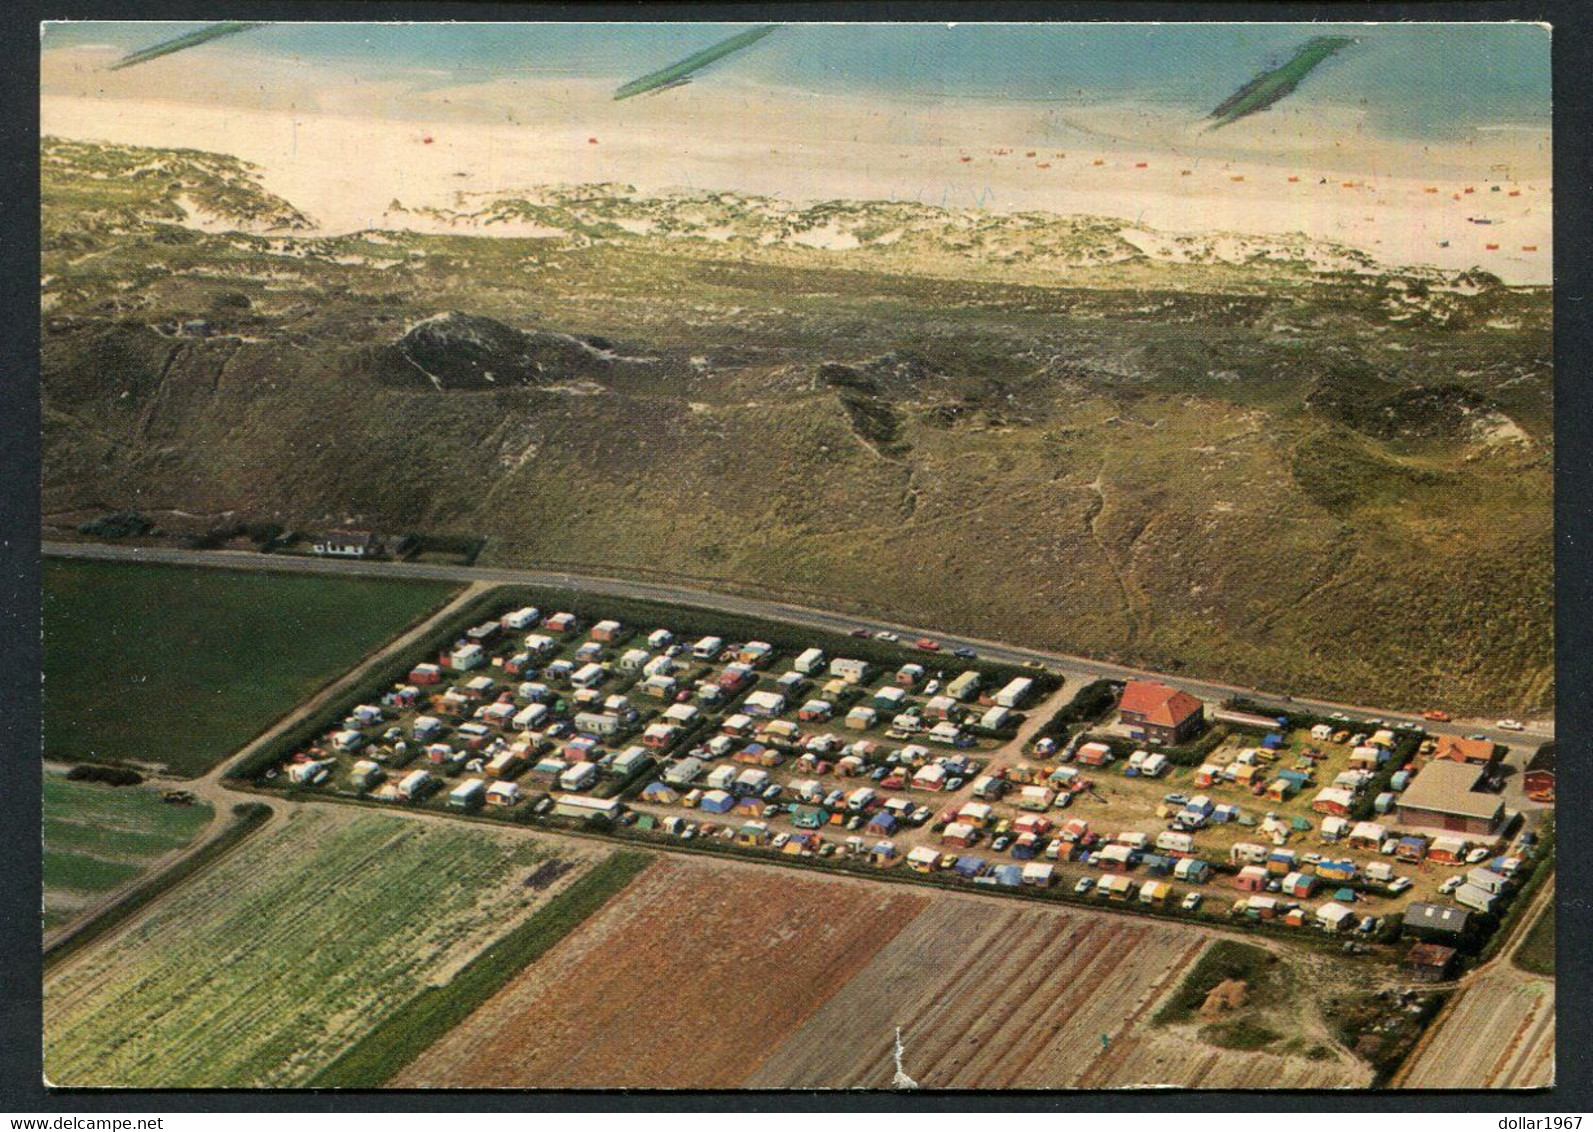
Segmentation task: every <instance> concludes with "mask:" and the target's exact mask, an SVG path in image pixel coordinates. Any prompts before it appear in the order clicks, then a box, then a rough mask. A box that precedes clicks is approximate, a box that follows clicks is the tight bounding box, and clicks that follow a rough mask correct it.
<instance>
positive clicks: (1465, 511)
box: [44, 151, 1553, 714]
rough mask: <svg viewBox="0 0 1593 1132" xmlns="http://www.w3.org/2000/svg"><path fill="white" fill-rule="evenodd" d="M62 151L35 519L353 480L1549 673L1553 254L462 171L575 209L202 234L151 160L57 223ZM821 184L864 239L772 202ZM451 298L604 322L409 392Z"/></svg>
mask: <svg viewBox="0 0 1593 1132" xmlns="http://www.w3.org/2000/svg"><path fill="white" fill-rule="evenodd" d="M51 152H53V151H51ZM58 156H59V157H60V160H53V161H51V162H50V163H48V164H47V165H46V170H45V182H44V197H45V202H46V210H45V216H46V220H45V236H46V239H45V270H46V274H47V275H48V276H49V283H48V286H47V289H46V290H47V295H48V296H49V297H48V300H47V304H46V305H47V307H48V308H49V309H48V312H47V314H46V317H45V346H44V358H45V364H44V401H45V444H44V462H45V476H44V504H45V507H44V509H45V513H46V516H47V518H48V517H51V516H54V517H59V518H57V519H56V520H55V521H76V520H77V519H78V518H79V517H81V516H83V515H86V514H94V513H98V510H103V509H105V508H109V507H113V506H114V507H122V506H129V507H130V506H134V505H136V504H137V502H138V501H139V500H143V499H150V498H158V499H162V500H171V501H174V505H179V506H181V507H183V508H184V509H186V510H188V511H191V512H195V513H215V512H221V511H227V510H234V511H237V512H239V513H240V514H244V515H252V516H253V515H258V516H272V517H275V518H276V519H277V521H283V520H286V521H291V522H297V523H305V524H308V523H313V522H315V521H317V518H318V517H320V516H324V515H340V516H357V517H358V518H359V520H360V521H361V522H363V523H366V524H368V525H371V526H374V527H378V528H383V529H394V530H413V529H420V530H427V531H434V532H438V533H458V534H476V535H483V536H486V537H487V539H488V542H487V545H486V549H485V551H484V552H483V556H482V561H483V562H503V563H512V562H521V563H549V564H565V565H569V566H578V567H586V568H590V569H594V570H601V571H604V572H610V573H612V572H620V573H636V574H649V575H651V574H667V575H670V576H673V577H678V578H686V579H694V580H698V581H702V582H707V583H711V584H713V585H714V586H718V587H722V588H744V589H748V590H756V591H760V592H765V593H773V594H777V595H780V596H791V597H796V598H798V599H806V600H809V601H811V602H813V603H815V604H820V605H825V606H830V607H836V608H843V609H855V610H858V611H868V612H873V613H878V614H882V615H889V616H892V617H895V618H898V619H903V620H907V621H911V622H919V623H925V624H933V625H937V626H942V627H944V628H946V629H948V630H957V631H964V632H969V633H976V634H982V635H987V636H992V637H1001V638H1006V639H1011V640H1013V641H1017V642H1022V643H1028V644H1033V645H1043V646H1049V647H1057V648H1063V649H1066V650H1069V651H1073V652H1079V653H1085V654H1090V655H1097V656H1100V657H1102V658H1105V659H1112V660H1119V661H1125V662H1132V663H1138V664H1143V665H1147V666H1152V667H1157V668H1162V669H1165V670H1171V671H1179V670H1184V671H1189V672H1191V673H1199V674H1201V675H1204V676H1208V677H1217V678H1224V679H1227V680H1229V681H1232V682H1236V683H1244V684H1260V685H1264V686H1267V687H1271V688H1276V689H1287V690H1290V691H1293V692H1298V693H1315V694H1317V695H1320V696H1326V697H1332V698H1342V699H1347V700H1353V701H1356V702H1365V703H1376V704H1386V705H1389V706H1404V707H1426V706H1442V707H1447V708H1449V709H1451V710H1460V711H1473V710H1476V711H1482V710H1487V711H1496V712H1497V713H1498V714H1524V713H1531V712H1535V711H1539V710H1543V709H1545V708H1546V707H1547V706H1549V705H1550V704H1552V701H1553V686H1552V663H1551V661H1552V600H1551V599H1552V570H1551V561H1552V559H1551V482H1552V480H1551V468H1552V459H1553V436H1552V412H1553V406H1552V396H1551V393H1552V368H1551V335H1550V317H1549V316H1550V307H1551V304H1550V297H1549V294H1548V292H1547V291H1544V290H1527V289H1512V288H1505V287H1501V286H1497V285H1495V283H1494V282H1493V281H1491V280H1489V279H1488V277H1486V276H1484V275H1481V274H1473V275H1469V276H1467V277H1464V278H1457V277H1447V276H1439V275H1437V274H1436V273H1433V272H1419V271H1410V272H1402V273H1401V272H1390V273H1386V274H1381V275H1375V274H1354V275H1352V274H1349V273H1348V272H1349V270H1351V269H1357V270H1362V271H1366V270H1368V268H1367V265H1365V264H1357V263H1356V262H1355V261H1354V260H1353V259H1346V260H1343V262H1342V263H1339V266H1338V267H1336V268H1334V269H1333V270H1324V269H1320V268H1313V267H1312V266H1311V262H1310V261H1311V253H1312V252H1313V249H1311V248H1304V247H1301V248H1293V247H1281V246H1275V247H1260V246H1258V247H1257V248H1256V249H1255V250H1254V254H1253V255H1252V257H1251V258H1250V259H1248V260H1244V261H1241V262H1228V261H1224V260H1222V259H1221V258H1220V257H1213V256H1203V257H1196V258H1197V259H1198V260H1199V262H1194V263H1189V264H1177V263H1171V262H1165V261H1162V260H1157V259H1155V258H1154V257H1152V256H1148V255H1146V254H1143V253H1140V252H1138V251H1137V250H1136V249H1135V248H1134V247H1133V245H1132V244H1130V243H1128V242H1126V241H1125V240H1124V239H1123V237H1122V235H1121V233H1120V232H1119V229H1120V228H1121V225H1115V224H1114V223H1112V222H1108V221H1101V220H1094V219H1091V218H1057V217H1046V216H1043V215H1040V214H1023V215H1020V216H1013V217H1005V216H1002V215H1000V214H994V213H988V214H977V215H975V214H953V213H942V212H939V211H938V210H933V209H930V210H925V209H922V208H920V207H919V206H910V205H901V204H896V205H886V204H878V205H871V204H858V203H855V202H854V203H850V204H843V205H835V206H833V207H829V208H828V209H825V208H818V207H816V208H815V209H812V210H808V212H805V213H803V214H801V215H800V216H796V217H790V216H786V217H777V216H774V215H773V214H772V213H771V212H770V210H769V206H768V205H767V204H766V203H760V202H757V201H748V200H744V199H741V198H734V197H723V196H713V197H712V199H710V198H708V197H706V196H704V197H701V198H700V199H699V198H698V197H691V198H687V199H672V200H668V201H659V200H652V201H649V200H646V199H640V200H638V199H635V198H631V197H624V198H623V199H621V196H622V194H621V195H620V196H615V197H613V198H609V197H605V196H604V193H603V192H602V191H591V192H587V193H586V194H585V195H584V197H583V198H582V199H581V200H580V201H576V200H574V199H573V197H572V196H571V195H570V194H563V195H560V194H559V193H557V192H554V193H551V194H548V195H547V196H546V199H541V200H538V201H536V202H533V203H526V202H520V203H519V204H515V203H514V202H507V203H500V204H499V205H495V206H493V207H495V208H499V209H500V210H501V211H503V213H504V215H505V217H508V218H513V217H515V216H520V215H522V214H524V215H530V214H533V213H534V214H535V215H536V216H537V217H538V219H539V222H546V223H547V224H549V225H550V226H552V227H555V228H559V229H560V230H562V231H566V232H568V233H570V235H569V236H568V237H560V238H549V239H518V238H491V239H489V238H482V237H472V236H463V235H461V236H431V235H417V234H410V233H381V234H367V235H363V236H350V237H344V238H336V239H319V238H307V239H299V238H292V237H291V236H286V235H285V236H275V235H273V236H262V235H246V234H236V235H225V236H218V235H206V234H203V233H199V232H194V231H191V230H189V229H186V228H181V227H178V226H175V225H173V224H172V223H170V222H169V221H168V220H165V219H161V218H160V216H159V214H160V213H161V211H162V209H163V208H164V204H163V201H164V200H165V197H164V196H162V195H160V194H159V193H157V192H156V188H155V187H148V188H147V189H146V190H145V191H146V193H147V194H149V197H148V201H147V204H146V205H145V207H146V208H147V209H148V211H149V212H150V214H151V215H152V216H155V219H151V220H148V221H145V222H142V223H134V222H131V221H127V220H126V216H125V213H126V211H127V210H128V209H133V210H135V211H136V208H137V206H136V202H132V201H129V200H126V199H120V198H119V199H118V202H117V210H118V211H116V213H115V218H116V223H115V224H112V223H110V222H108V221H107V222H106V223H105V224H103V225H99V224H96V223H94V222H93V220H92V219H90V220H89V221H81V220H77V219H76V218H77V217H79V216H81V215H82V212H81V209H80V208H79V211H75V212H68V211H67V210H66V209H65V208H64V204H65V203H66V202H71V203H73V205H74V207H78V206H81V205H82V204H83V202H84V200H85V199H92V198H93V196H94V194H95V193H96V192H98V191H100V190H99V188H98V186H99V184H100V182H99V181H97V180H95V179H94V177H93V175H92V172H93V166H94V163H95V162H103V161H106V160H110V158H107V157H104V156H96V157H85V156H84V155H82V154H72V153H61V154H59V155H58ZM204 175H206V173H205V171H203V170H202V171H200V172H196V173H193V174H192V175H191V176H190V175H186V174H184V175H183V176H190V179H192V180H194V181H195V182H196V183H197V182H199V181H200V180H202V177H203V176H204ZM237 176H238V177H240V178H242V177H244V176H245V172H239V173H238V174H237ZM107 191H109V190H107ZM115 191H116V192H118V193H128V192H134V191H135V190H134V189H127V188H126V187H123V188H119V189H117V190H115ZM231 191H233V192H235V193H245V192H246V191H247V182H246V181H243V180H240V181H239V182H238V183H237V184H235V185H234V186H233V189H232V190H231ZM615 192H616V193H619V190H615ZM268 206H269V202H268V201H262V203H261V204H260V206H259V208H260V210H261V211H262V212H265V211H269V207H268ZM528 209H529V210H530V212H527V210H528ZM810 213H811V215H810ZM107 215H108V214H107ZM68 217H71V218H73V219H74V221H75V222H74V223H72V224H69V223H67V219H68ZM837 217H840V218H841V220H844V222H845V223H846V224H847V225H850V226H851V228H852V229H853V230H855V231H857V232H861V233H863V234H864V235H865V236H866V237H868V238H869V239H870V240H878V242H876V243H871V244H869V245H868V246H866V247H864V248H862V249H859V250H858V251H856V252H826V251H821V250H816V249H811V248H802V247H800V246H796V245H793V244H792V243H791V242H789V240H788V239H787V237H789V236H790V235H791V232H792V231H793V230H794V229H798V228H801V227H803V226H808V227H812V226H814V225H821V224H823V223H828V222H829V221H831V220H834V219H836V218H837ZM618 219H624V220H626V222H627V223H630V222H632V221H650V222H651V223H652V224H653V231H654V233H655V234H653V235H647V236H641V235H634V234H631V233H629V232H627V231H626V229H625V228H624V227H622V226H620V225H619V224H617V223H616V221H617V220H618ZM898 230H899V231H900V232H901V233H903V234H902V235H901V236H900V238H899V239H896V240H895V241H894V242H887V241H885V240H884V239H883V237H884V236H886V235H889V234H890V233H892V232H897V231H898ZM725 231H728V232H730V233H731V235H730V236H729V237H728V238H718V236H719V235H722V234H723V233H724V232H725ZM710 232H712V233H715V234H716V236H715V238H710V237H709V235H708V233H710ZM85 244H87V245H92V246H93V247H94V248H95V249H97V250H98V251H99V252H100V253H101V254H97V255H95V256H94V257H92V258H88V259H84V258H82V257H83V250H84V246H85ZM1335 262H1337V261H1335ZM448 311H458V312H464V313H466V314H468V315H470V316H472V317H478V318H485V319H491V320H494V321H496V322H499V323H503V324H505V325H507V326H512V327H514V328H517V329H522V330H540V331H547V332H550V333H551V334H553V335H555V336H557V335H574V336H587V337H588V338H590V337H591V336H596V337H597V338H598V339H599V340H601V341H602V342H604V343H606V344H607V345H608V346H611V347H612V350H611V351H609V353H611V354H613V355H615V356H618V357H623V358H625V359H630V360H628V361H624V362H622V363H620V362H612V361H605V360H604V359H603V358H602V357H600V356H599V355H600V354H601V353H602V352H603V351H602V349H601V348H593V350H590V351H587V350H586V348H585V347H575V348H573V349H569V350H566V351H565V353H566V354H567V355H568V356H567V357H565V358H564V359H563V360H562V361H560V362H559V363H558V364H550V365H549V366H548V367H547V368H545V370H544V371H543V372H542V373H541V375H540V376H537V377H533V378H530V379H528V380H526V381H525V382H524V383H517V384H512V385H510V384H500V385H498V386H496V387H493V386H491V385H490V384H488V383H485V382H484V381H483V382H481V383H478V384H477V385H475V386H473V387H472V388H470V389H463V388H442V389H439V388H436V387H435V386H434V385H433V384H432V383H431V382H430V381H428V380H427V378H426V377H425V376H423V375H422V374H421V373H420V372H419V371H417V369H416V368H415V367H414V366H413V365H412V364H410V363H409V362H407V361H405V360H404V357H403V350H402V348H401V347H402V344H403V343H404V341H405V331H406V328H408V327H410V326H412V325H413V324H414V323H416V322H418V321H419V320H421V319H427V318H430V317H431V316H433V315H436V314H438V313H440V312H448ZM196 318H197V319H202V320H203V321H204V322H205V323H206V327H205V330H204V333H203V335H200V334H197V333H186V334H185V333H178V332H177V327H178V324H179V323H181V322H183V321H184V320H191V319H196ZM554 340H557V338H556V337H555V339H549V341H554ZM457 346H458V349H459V350H462V351H463V350H467V349H469V348H471V347H470V345H469V343H467V342H466V341H464V339H463V337H461V339H460V341H459V342H458V343H457ZM583 351H585V353H584V354H583ZM501 360H502V362H503V363H504V364H502V365H501V366H499V367H498V368H499V371H500V372H503V373H510V372H514V373H524V372H526V370H525V367H524V365H523V364H521V361H520V360H517V359H514V358H509V357H505V358H503V359H501ZM478 361H479V362H480V363H481V364H480V368H481V369H483V370H487V371H490V370H492V369H493V359H492V358H491V357H490V356H487V357H480V358H478ZM837 365H839V366H842V367H845V370H844V377H843V378H842V379H839V380H838V379H837V378H836V376H835V375H836V374H838V373H842V372H843V371H838V370H835V369H833V368H831V367H834V366H837ZM106 373H114V374H115V375H116V376H117V380H115V381H112V382H105V381H104V380H103V379H102V375H104V374H106ZM89 423H92V428H90V427H86V426H87V425H88V424H89ZM97 509H98V510H97Z"/></svg>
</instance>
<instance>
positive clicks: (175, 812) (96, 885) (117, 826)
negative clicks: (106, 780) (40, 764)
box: [44, 774, 211, 929]
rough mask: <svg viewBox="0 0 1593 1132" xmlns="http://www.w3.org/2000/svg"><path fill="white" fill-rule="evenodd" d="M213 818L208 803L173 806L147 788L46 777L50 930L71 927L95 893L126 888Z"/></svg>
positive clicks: (46, 919)
mask: <svg viewBox="0 0 1593 1132" xmlns="http://www.w3.org/2000/svg"><path fill="white" fill-rule="evenodd" d="M210 814H211V810H210V807H209V806H208V805H205V804H204V803H197V804H195V805H191V806H172V805H167V804H166V803H164V802H162V801H161V800H160V795H159V793H158V792H157V791H155V790H151V789H147V788H142V787H137V786H103V785H100V784H99V783H93V782H71V781H68V780H67V779H65V778H63V777H61V776H60V775H56V774H47V775H45V778H44V926H45V928H46V929H50V928H54V927H56V926H57V925H59V924H62V923H65V922H66V921H67V920H68V919H70V918H71V917H72V915H73V913H74V912H75V911H76V910H77V909H78V908H80V907H81V906H82V905H84V904H85V903H87V902H88V901H89V900H90V899H91V898H92V897H93V896H94V895H96V894H98V893H101V892H106V891H109V890H110V889H113V888H117V887H119V886H120V885H123V884H126V883H127V882H128V881H130V880H132V879H134V878H135V877H137V876H139V875H140V874H141V873H143V872H144V871H145V869H146V868H148V866H149V865H150V864H151V863H153V862H154V861H155V860H156V859H158V858H159V857H161V856H162V855H164V854H166V853H168V852H170V851H171V850H173V849H178V848H180V847H182V846H184V845H186V844H188V842H190V841H192V840H193V838H194V836H195V835H196V834H198V833H199V831H200V830H201V829H203V828H204V826H205V824H206V823H207V822H208V821H209V820H210Z"/></svg>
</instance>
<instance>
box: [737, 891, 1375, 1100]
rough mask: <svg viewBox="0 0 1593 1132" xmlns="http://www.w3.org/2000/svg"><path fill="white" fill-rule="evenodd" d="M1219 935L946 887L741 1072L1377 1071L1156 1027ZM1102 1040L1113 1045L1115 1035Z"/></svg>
mask: <svg viewBox="0 0 1593 1132" xmlns="http://www.w3.org/2000/svg"><path fill="white" fill-rule="evenodd" d="M1212 939H1213V937H1212V936H1211V935H1209V934H1207V933H1205V932H1202V931H1198V930H1196V931H1191V930H1188V929H1183V930H1180V929H1176V928H1172V927H1163V926H1160V925H1154V924H1149V923H1146V922H1143V921H1139V920H1135V919H1130V918H1127V917H1123V916H1117V915H1111V914H1109V913H1104V912H1102V913H1096V912H1089V911H1084V912H1073V911H1058V910H1053V909H1043V908H1036V909H1028V908H1022V907H1017V906H1011V907H1002V906H998V905H995V904H993V903H990V902H987V901H979V900H975V899H970V898H966V897H946V898H943V899H939V900H937V902H936V903H935V906H934V907H932V908H931V909H929V910H928V911H926V912H925V913H924V914H923V915H921V916H919V917H918V918H917V919H916V920H914V921H913V923H912V924H911V925H909V926H908V927H907V928H906V929H905V930H903V931H902V932H901V933H900V934H899V935H897V936H896V938H895V939H894V940H892V941H891V942H890V943H889V944H888V945H887V946H885V947H884V948H882V949H881V950H880V952H879V953H878V954H877V955H876V956H875V957H874V959H873V962H871V963H870V964H868V966H866V967H864V968H863V969H862V970H860V971H859V972H858V973H857V976H856V977H855V978H854V979H853V980H852V981H851V982H850V983H848V984H847V986H846V988H845V989H844V990H842V991H841V992H840V993H839V994H837V995H836V996H835V997H834V998H832V999H831V1000H830V1001H829V1002H828V1003H826V1004H825V1006H824V1007H823V1008H822V1009H820V1010H819V1011H817V1012H816V1013H815V1014H814V1015H813V1017H812V1018H811V1019H810V1020H809V1021H808V1022H806V1023H805V1024H804V1025H803V1026H802V1027H801V1028H800V1029H799V1030H797V1032H796V1033H795V1034H793V1035H792V1036H791V1037H790V1038H789V1039H788V1040H787V1041H786V1042H785V1043H784V1044H782V1045H781V1046H780V1047H779V1048H778V1049H776V1050H774V1051H773V1052H772V1053H771V1054H770V1055H769V1056H768V1057H767V1058H766V1059H765V1060H764V1062H763V1064H762V1065H761V1066H760V1067H759V1068H758V1069H757V1071H755V1072H754V1073H752V1074H750V1075H749V1076H748V1077H747V1078H746V1079H745V1080H744V1081H743V1082H742V1083H743V1084H744V1085H745V1086H748V1087H752V1088H889V1087H890V1086H891V1083H892V1080H893V1077H894V1074H895V1069H896V1066H895V1060H894V1056H893V1055H894V1048H895V1035H896V1027H898V1026H900V1027H901V1033H902V1043H903V1046H904V1054H903V1062H902V1068H903V1070H904V1071H905V1072H906V1073H907V1075H908V1076H909V1077H911V1078H913V1079H914V1080H915V1081H916V1082H917V1083H918V1085H919V1086H920V1087H922V1088H926V1089H957V1088H979V1089H1066V1088H1106V1087H1124V1086H1131V1085H1175V1086H1182V1087H1186V1088H1222V1087H1234V1086H1239V1087H1243V1086H1244V1085H1245V1084H1252V1085H1255V1086H1258V1087H1259V1086H1262V1085H1266V1086H1268V1087H1294V1086H1350V1085H1356V1084H1365V1083H1366V1082H1367V1081H1369V1080H1370V1076H1371V1074H1370V1071H1365V1072H1361V1071H1360V1068H1361V1067H1359V1066H1357V1065H1355V1064H1354V1063H1344V1064H1340V1063H1339V1062H1337V1061H1333V1060H1330V1061H1326V1062H1322V1063H1312V1062H1307V1061H1305V1060H1304V1059H1303V1058H1286V1057H1279V1056H1275V1055H1270V1054H1264V1053H1254V1052H1244V1053H1241V1052H1237V1051H1226V1050H1219V1049H1216V1048H1214V1047H1212V1046H1209V1045H1207V1044H1205V1043H1203V1042H1200V1041H1198V1040H1196V1039H1194V1038H1193V1037H1180V1036H1178V1035H1177V1034H1175V1033H1172V1032H1169V1031H1160V1030H1152V1029H1151V1018H1152V1015H1153V1014H1154V1011H1155V1007H1156V1005H1157V1004H1158V1003H1159V1002H1160V1001H1161V1000H1162V999H1163V998H1164V996H1165V995H1166V994H1167V993H1168V992H1169V991H1171V990H1172V989H1173V988H1175V987H1176V986H1177V985H1178V983H1179V981H1180V980H1181V979H1182V978H1183V976H1184V974H1185V972H1186V971H1187V970H1188V969H1189V967H1190V966H1191V965H1193V964H1194V963H1195V962H1196V960H1197V959H1198V958H1199V956H1200V954H1201V953H1202V952H1203V951H1204V950H1205V948H1206V946H1207V945H1208V944H1209V943H1210V942H1211V941H1212ZM1103 1036H1104V1037H1105V1039H1106V1040H1105V1042H1104V1043H1103V1041H1102V1038H1103Z"/></svg>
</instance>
